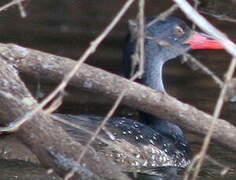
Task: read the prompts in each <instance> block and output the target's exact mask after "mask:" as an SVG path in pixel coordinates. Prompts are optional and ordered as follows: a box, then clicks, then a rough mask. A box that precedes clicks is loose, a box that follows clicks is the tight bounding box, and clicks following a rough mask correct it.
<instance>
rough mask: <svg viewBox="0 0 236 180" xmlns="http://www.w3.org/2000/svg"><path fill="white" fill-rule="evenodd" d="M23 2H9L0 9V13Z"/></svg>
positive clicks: (16, 0) (15, 0) (21, 0)
mask: <svg viewBox="0 0 236 180" xmlns="http://www.w3.org/2000/svg"><path fill="white" fill-rule="evenodd" d="M23 1H25V0H14V1H12V2H9V3H8V4H5V5H3V6H1V7H0V12H1V11H4V10H7V9H8V8H9V7H11V6H14V5H19V3H21V2H23Z"/></svg>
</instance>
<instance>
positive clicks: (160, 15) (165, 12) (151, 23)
mask: <svg viewBox="0 0 236 180" xmlns="http://www.w3.org/2000/svg"><path fill="white" fill-rule="evenodd" d="M176 9H178V6H177V5H176V4H174V5H172V6H171V7H170V8H169V9H167V10H166V11H164V12H163V13H161V14H159V15H158V16H157V18H155V19H154V20H153V21H151V22H150V23H148V24H147V27H149V26H151V25H153V24H155V23H156V22H157V21H159V20H163V19H165V18H166V17H167V16H169V15H171V14H172V13H173V12H174V11H175V10H176Z"/></svg>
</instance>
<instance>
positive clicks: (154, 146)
mask: <svg viewBox="0 0 236 180" xmlns="http://www.w3.org/2000/svg"><path fill="white" fill-rule="evenodd" d="M155 18H156V17H148V18H146V19H145V24H146V25H145V29H144V32H145V43H144V54H145V56H144V57H145V58H144V74H143V76H142V81H141V83H142V84H144V85H146V86H149V87H150V88H153V89H155V90H157V91H165V89H164V85H163V79H162V68H163V65H164V64H165V63H166V62H167V61H169V60H171V59H174V58H175V57H177V56H180V55H182V54H183V53H185V52H187V51H188V50H190V49H223V46H222V45H221V44H220V42H218V41H217V40H215V39H214V38H212V37H210V36H208V35H205V34H203V33H199V32H196V31H193V30H192V29H191V28H190V27H189V26H187V25H186V23H185V22H184V21H182V20H181V19H179V18H176V17H167V18H166V19H165V20H160V21H156V22H154V23H151V22H153V21H154V20H155ZM150 23H151V24H150ZM136 43H137V37H134V36H132V35H130V34H129V35H128V36H127V43H126V46H125V50H124V69H125V72H126V75H127V76H129V75H130V72H131V66H132V65H131V64H132V58H131V56H132V55H133V54H134V53H135V47H136ZM54 116H55V118H62V119H65V120H67V121H69V122H72V123H75V124H78V125H79V126H80V127H84V128H85V129H87V130H90V131H92V132H94V131H95V129H96V128H97V127H98V125H99V124H100V123H101V121H102V120H103V117H100V116H95V115H68V114H55V115H54ZM63 126H64V128H65V130H66V131H67V132H68V133H69V134H70V135H71V136H72V137H74V138H75V139H76V140H78V141H79V142H80V143H82V144H86V143H87V142H88V140H89V139H90V137H91V135H90V134H88V133H86V132H83V131H81V130H78V129H76V128H73V127H70V126H66V125H63ZM105 129H106V130H103V131H102V132H101V133H100V136H101V137H103V138H105V139H106V140H108V141H109V142H111V143H114V144H116V145H118V146H119V147H121V148H122V149H123V152H120V151H118V150H117V149H116V148H114V147H112V146H110V145H109V144H105V143H103V142H102V141H100V140H96V141H94V142H93V144H92V147H93V148H94V149H95V150H96V151H97V152H98V153H102V154H104V155H105V156H106V157H108V158H110V159H112V160H113V161H114V162H116V163H118V164H120V165H121V166H122V167H123V169H124V171H129V170H135V171H136V172H142V173H150V170H151V172H152V173H154V174H155V170H154V169H155V168H158V167H182V168H184V167H186V166H187V165H188V164H189V163H190V162H191V150H190V147H189V144H188V142H187V140H186V138H185V136H184V133H183V131H182V130H181V129H180V127H179V126H177V125H176V124H173V123H171V122H168V121H166V120H163V119H160V118H158V117H156V116H153V115H151V114H147V113H144V112H140V120H139V121H136V120H132V119H128V118H122V117H117V118H111V119H110V120H109V121H108V123H107V124H106V126H105ZM129 155H132V157H135V158H136V160H135V159H134V158H130V157H129Z"/></svg>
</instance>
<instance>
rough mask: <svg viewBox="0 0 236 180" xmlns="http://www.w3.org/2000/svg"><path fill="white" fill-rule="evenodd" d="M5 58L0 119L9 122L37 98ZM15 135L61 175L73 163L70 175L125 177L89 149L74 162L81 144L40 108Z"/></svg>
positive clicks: (0, 65) (0, 68) (0, 72)
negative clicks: (79, 159)
mask: <svg viewBox="0 0 236 180" xmlns="http://www.w3.org/2000/svg"><path fill="white" fill-rule="evenodd" d="M12 52H13V51H12ZM2 53H3V54H4V52H3V51H2ZM18 55H19V54H18ZM9 57H10V56H9ZM18 57H19V56H18ZM5 60H6V59H5V58H3V56H2V55H1V56H0V77H1V78H0V114H1V119H2V120H1V121H0V122H1V124H9V123H11V125H13V124H14V122H12V120H17V119H20V118H21V117H23V116H24V115H27V113H29V112H30V111H32V110H33V108H34V107H36V106H37V101H36V100H35V99H34V98H33V97H32V96H31V94H30V93H29V91H28V89H27V88H26V87H25V85H24V83H23V82H22V81H21V79H20V78H19V77H18V74H17V71H16V69H15V68H14V67H13V66H12V64H8V63H7V62H6V61H5ZM16 137H17V138H18V139H19V140H20V141H21V142H23V143H24V144H26V145H27V146H28V147H29V148H30V149H31V150H32V151H33V152H34V153H35V154H36V156H37V157H38V159H39V160H40V162H41V163H42V165H44V166H45V167H46V168H52V169H53V170H54V171H56V172H57V173H58V174H59V175H61V176H62V177H63V176H64V175H65V174H66V173H67V172H68V171H69V170H70V169H72V168H73V167H74V166H76V168H77V171H76V173H75V176H74V179H103V178H106V179H122V180H123V179H128V178H127V177H126V175H124V174H123V173H121V170H120V168H119V167H117V166H116V165H115V164H114V163H113V162H110V161H108V160H107V159H105V158H103V157H102V156H100V155H99V154H97V153H96V152H95V151H92V150H89V151H88V152H87V153H86V155H85V157H84V158H83V160H82V162H81V163H80V164H79V163H77V162H76V159H77V158H78V156H79V154H80V153H81V151H82V150H83V147H82V146H81V145H80V144H79V143H77V142H75V141H73V139H72V138H71V137H70V136H68V134H67V133H66V132H65V131H64V130H63V129H62V128H61V127H60V126H59V125H58V124H56V123H55V122H53V121H52V120H51V119H50V118H49V116H48V115H47V114H46V113H45V112H44V111H43V110H41V111H39V112H38V113H36V114H35V115H34V116H33V118H31V119H30V120H28V121H26V122H25V123H24V124H23V125H22V126H21V127H20V128H19V129H18V130H17V132H16Z"/></svg>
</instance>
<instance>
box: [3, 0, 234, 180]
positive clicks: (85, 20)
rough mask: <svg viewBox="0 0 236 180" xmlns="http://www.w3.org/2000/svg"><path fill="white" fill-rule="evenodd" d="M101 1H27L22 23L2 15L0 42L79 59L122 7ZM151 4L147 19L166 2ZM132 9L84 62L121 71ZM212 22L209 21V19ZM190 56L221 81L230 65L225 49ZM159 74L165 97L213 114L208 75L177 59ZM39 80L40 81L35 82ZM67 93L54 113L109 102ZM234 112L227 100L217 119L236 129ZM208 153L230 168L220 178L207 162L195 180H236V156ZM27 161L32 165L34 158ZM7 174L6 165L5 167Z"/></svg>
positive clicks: (103, 108)
mask: <svg viewBox="0 0 236 180" xmlns="http://www.w3.org/2000/svg"><path fill="white" fill-rule="evenodd" d="M106 3H107V1H105V0H101V1H100V2H99V3H96V2H95V1H79V2H67V1H64V0H59V1H57V3H56V5H55V2H53V1H51V2H48V1H45V2H43V1H31V2H30V3H28V5H27V6H26V7H27V8H26V10H27V12H28V15H29V16H28V17H27V18H26V19H21V18H20V17H19V16H18V11H17V8H15V9H14V8H12V9H10V10H9V11H7V12H1V14H0V20H1V24H0V32H1V36H0V41H1V42H14V43H17V44H19V45H23V46H26V47H32V48H35V49H39V50H42V51H46V52H50V53H53V54H57V55H62V56H66V57H71V58H74V59H78V57H80V55H81V54H82V52H83V51H84V50H85V49H86V47H87V46H88V45H89V42H90V41H91V40H92V39H94V38H95V37H96V36H97V35H98V34H99V32H100V31H101V30H102V29H103V28H104V27H105V25H106V24H108V23H109V22H110V20H111V18H112V17H113V15H115V13H116V12H117V10H118V7H121V4H122V2H119V1H117V2H115V1H114V2H113V4H114V3H117V4H116V5H114V6H109V8H106V7H108V6H106ZM72 4H73V6H72ZM156 4H157V2H154V1H147V9H148V12H147V14H148V15H154V14H157V13H158V12H160V11H162V10H164V9H166V7H168V5H169V4H170V2H169V1H166V3H165V4H158V6H157V5H156ZM42 9H43V11H42ZM135 9H136V7H135V6H133V7H132V9H131V10H130V11H129V12H128V13H127V15H125V18H124V19H122V21H121V22H120V23H119V24H118V26H117V28H116V29H114V30H113V31H112V33H111V34H110V35H109V36H108V37H107V38H106V39H105V41H104V42H103V44H102V45H101V46H100V47H99V48H98V49H97V52H96V53H95V54H93V55H92V56H91V57H90V58H89V59H88V61H87V62H88V63H89V64H91V65H94V66H96V67H100V68H102V69H105V70H107V71H110V72H113V73H116V74H121V73H122V72H121V57H122V55H121V53H122V52H121V49H122V45H123V37H124V36H125V31H126V23H125V22H127V19H129V18H130V17H135V13H136V11H135ZM211 20H214V19H212V18H211ZM12 22H17V23H12ZM214 23H215V24H216V25H217V26H218V27H219V28H220V29H221V30H223V31H224V32H226V33H227V34H229V35H230V36H231V37H232V38H233V39H235V38H236V34H235V33H234V32H235V30H234V28H233V27H232V28H228V27H229V23H222V22H220V21H215V20H214ZM193 54H194V55H195V56H196V57H197V58H198V59H199V60H200V61H201V62H202V63H203V64H205V65H207V67H209V68H210V69H211V70H212V71H214V72H215V73H216V74H217V75H218V76H219V77H220V78H223V75H224V72H225V71H226V70H227V67H228V64H229V62H230V56H229V55H227V54H226V53H225V52H224V51H195V52H194V53H193ZM164 73H165V74H164V78H165V82H166V83H165V87H166V89H167V92H168V93H169V94H170V95H172V96H174V97H176V98H177V99H179V100H181V101H183V102H185V103H188V104H191V105H193V106H195V107H197V108H199V109H200V110H203V111H205V112H208V113H212V112H213V109H214V105H215V103H216V99H217V97H218V95H219V88H218V86H217V85H216V84H215V83H214V82H213V81H212V80H211V78H210V77H209V76H207V75H205V74H204V73H202V72H201V71H199V70H196V71H193V70H192V69H191V68H190V67H189V66H188V65H187V64H186V63H184V64H183V63H181V61H180V58H179V60H177V61H172V62H169V63H168V64H167V65H166V66H165V72H164ZM25 79H27V78H25ZM38 81H39V82H40V80H38ZM36 84H37V82H36V81H33V82H30V83H28V86H29V87H30V88H31V89H32V91H33V92H34V93H35V92H36V89H35V87H36ZM40 85H41V87H40V92H41V93H42V95H43V94H47V93H48V92H50V91H51V89H52V88H53V87H55V85H53V84H45V83H43V82H40ZM67 92H68V95H67V96H66V97H65V102H64V104H63V106H62V107H60V109H59V111H58V112H61V113H72V114H79V113H83V114H97V115H105V114H106V113H107V112H108V110H109V108H110V107H111V104H112V102H111V101H110V100H109V99H107V98H106V97H102V96H100V95H97V94H89V93H87V92H84V91H78V90H76V89H73V88H70V87H69V88H68V89H67ZM235 109H236V105H235V104H234V103H229V102H226V103H225V105H224V108H223V113H222V115H221V117H222V118H224V119H226V120H228V121H230V122H231V123H232V124H235V125H236V123H235V121H234V117H235ZM115 116H126V117H129V118H133V119H135V118H137V112H136V111H135V110H133V109H132V108H129V107H125V106H120V107H119V108H118V110H117V111H116V113H115ZM186 134H187V137H188V140H189V142H190V144H191V147H192V150H193V152H194V153H197V152H199V150H200V147H201V144H202V140H203V139H202V137H199V136H198V135H195V134H193V133H191V132H188V131H186ZM2 141H3V138H1V137H0V149H1V143H2ZM6 142H7V141H6ZM16 146H17V142H15V141H14V142H13V146H12V147H16ZM17 147H18V146H17ZM10 151H11V153H12V154H11V157H14V158H18V159H24V157H22V156H23V155H22V153H20V150H18V152H15V151H14V148H13V149H11V150H10ZM27 154H29V153H27ZM209 155H210V157H212V158H213V159H215V160H217V161H218V162H220V163H221V164H222V165H224V166H229V167H230V168H232V170H231V171H230V172H229V173H228V174H226V175H225V176H224V177H221V176H220V172H221V169H222V168H221V167H219V166H217V165H214V164H213V163H212V162H206V163H204V166H203V170H202V172H201V173H200V178H199V179H204V180H205V179H206V180H213V179H214V180H215V179H229V180H230V179H236V173H235V163H236V156H235V152H231V151H230V150H228V149H226V148H225V147H220V146H219V145H217V144H215V143H212V144H211V145H210V149H209ZM29 156H30V155H29ZM1 157H4V155H1ZM32 161H34V162H35V161H36V160H32ZM2 163H4V162H2ZM10 170H11V167H9V171H10ZM13 170H14V169H13ZM29 173H30V172H29ZM33 176H34V175H33V174H32V177H33Z"/></svg>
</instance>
